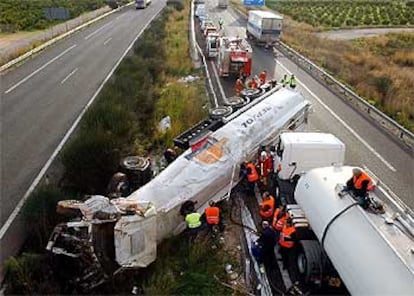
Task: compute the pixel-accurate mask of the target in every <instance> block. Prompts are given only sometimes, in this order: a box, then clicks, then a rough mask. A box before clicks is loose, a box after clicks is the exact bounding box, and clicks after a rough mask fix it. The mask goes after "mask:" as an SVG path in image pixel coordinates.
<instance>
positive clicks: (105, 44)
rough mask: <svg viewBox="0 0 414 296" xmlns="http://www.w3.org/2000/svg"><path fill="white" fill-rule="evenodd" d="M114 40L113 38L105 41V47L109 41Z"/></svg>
mask: <svg viewBox="0 0 414 296" xmlns="http://www.w3.org/2000/svg"><path fill="white" fill-rule="evenodd" d="M111 40H112V37H109V38H108V39H106V40H105V42H104V45H107V44H108V42H109V41H111Z"/></svg>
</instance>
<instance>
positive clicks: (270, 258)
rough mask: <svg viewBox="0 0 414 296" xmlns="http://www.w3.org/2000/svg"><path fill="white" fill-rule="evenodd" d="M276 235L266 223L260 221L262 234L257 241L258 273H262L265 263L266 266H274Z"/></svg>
mask: <svg viewBox="0 0 414 296" xmlns="http://www.w3.org/2000/svg"><path fill="white" fill-rule="evenodd" d="M277 241H278V240H277V233H276V231H275V230H274V229H273V228H272V227H270V225H269V222H268V221H262V234H261V235H260V237H259V238H258V240H257V243H258V245H259V246H260V249H261V254H260V255H261V256H260V258H259V260H258V263H259V265H260V271H261V272H264V266H263V263H264V262H266V264H268V266H274V265H275V252H274V249H275V246H276V244H277Z"/></svg>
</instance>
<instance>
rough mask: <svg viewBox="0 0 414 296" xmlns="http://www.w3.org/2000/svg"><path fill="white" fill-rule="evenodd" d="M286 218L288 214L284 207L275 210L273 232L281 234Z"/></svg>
mask: <svg viewBox="0 0 414 296" xmlns="http://www.w3.org/2000/svg"><path fill="white" fill-rule="evenodd" d="M288 218H289V213H288V212H287V211H286V205H281V206H279V207H278V208H276V210H275V213H274V214H273V221H272V227H273V228H274V230H276V231H277V232H281V231H282V229H283V226H284V225H285V223H286V220H287V219H288Z"/></svg>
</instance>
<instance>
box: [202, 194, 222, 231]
mask: <svg viewBox="0 0 414 296" xmlns="http://www.w3.org/2000/svg"><path fill="white" fill-rule="evenodd" d="M208 205H209V206H208V207H207V208H206V209H205V211H204V214H203V217H202V220H204V221H206V224H207V226H208V229H209V230H212V229H213V227H214V225H217V226H218V228H219V230H220V231H223V230H224V225H223V217H222V215H221V211H220V208H219V207H218V206H217V205H216V203H215V202H214V201H212V200H210V201H209V203H208Z"/></svg>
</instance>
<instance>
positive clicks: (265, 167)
mask: <svg viewBox="0 0 414 296" xmlns="http://www.w3.org/2000/svg"><path fill="white" fill-rule="evenodd" d="M259 167H260V177H261V179H260V180H261V183H262V185H263V188H266V190H268V189H267V187H268V185H269V177H270V174H271V172H272V171H273V159H272V157H271V155H270V154H269V153H268V152H267V151H266V150H263V151H261V152H260V157H259Z"/></svg>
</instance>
